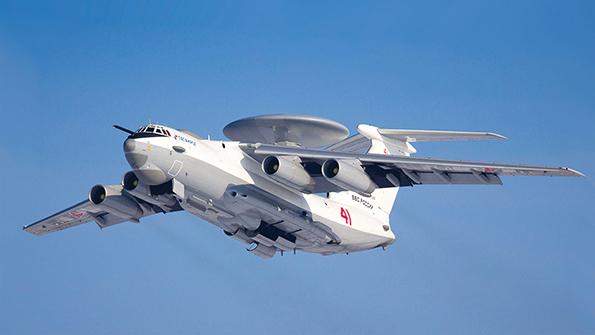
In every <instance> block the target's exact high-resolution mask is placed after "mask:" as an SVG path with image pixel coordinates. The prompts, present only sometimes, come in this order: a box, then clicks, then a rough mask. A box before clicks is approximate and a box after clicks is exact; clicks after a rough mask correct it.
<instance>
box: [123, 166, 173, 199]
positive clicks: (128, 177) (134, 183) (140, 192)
mask: <svg viewBox="0 0 595 335" xmlns="http://www.w3.org/2000/svg"><path fill="white" fill-rule="evenodd" d="M122 187H123V188H124V189H125V190H126V191H127V192H128V193H130V194H132V195H134V196H135V197H137V198H139V199H142V200H144V201H146V202H148V203H150V204H154V205H158V206H162V205H165V206H169V207H171V206H175V205H176V199H175V198H174V197H173V196H172V195H170V194H159V195H152V194H151V186H149V185H147V184H145V183H143V182H142V181H140V180H139V179H138V177H137V176H136V173H135V172H133V171H129V172H126V174H125V175H124V177H122Z"/></svg>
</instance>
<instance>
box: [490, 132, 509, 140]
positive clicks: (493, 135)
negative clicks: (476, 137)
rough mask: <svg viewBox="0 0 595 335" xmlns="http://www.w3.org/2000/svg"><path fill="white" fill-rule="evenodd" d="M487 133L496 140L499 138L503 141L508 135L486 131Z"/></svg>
mask: <svg viewBox="0 0 595 335" xmlns="http://www.w3.org/2000/svg"><path fill="white" fill-rule="evenodd" d="M486 135H488V136H490V137H491V138H492V139H494V140H498V141H503V140H507V139H508V137H506V136H504V135H501V134H498V133H486Z"/></svg>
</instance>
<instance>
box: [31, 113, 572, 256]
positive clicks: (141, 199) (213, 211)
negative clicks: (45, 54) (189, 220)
mask: <svg viewBox="0 0 595 335" xmlns="http://www.w3.org/2000/svg"><path fill="white" fill-rule="evenodd" d="M115 127H116V128H118V129H120V130H123V131H125V132H127V133H128V134H129V136H128V137H127V138H126V140H125V141H124V155H125V157H126V160H127V161H128V163H129V164H130V166H131V168H132V170H131V171H129V172H127V173H126V174H124V177H123V178H122V182H121V184H119V185H95V186H93V187H92V188H91V190H90V192H89V195H88V199H86V200H84V201H82V202H80V203H78V204H76V205H74V206H72V207H70V208H67V209H65V210H63V211H61V212H59V213H56V214H54V215H52V216H49V217H47V218H45V219H43V220H40V221H38V222H35V223H33V224H30V225H28V226H25V227H24V228H23V229H24V230H25V231H27V232H30V233H32V234H35V235H43V234H46V233H51V232H55V231H59V230H63V229H66V228H70V227H74V226H76V225H79V224H81V223H85V222H90V221H94V222H95V223H96V224H97V225H98V226H99V227H100V228H105V227H109V226H112V225H115V224H118V223H122V222H126V221H132V222H139V220H141V219H142V218H143V217H146V216H149V215H153V214H156V213H169V212H175V211H182V210H184V211H187V212H190V213H191V214H194V215H196V216H198V217H199V218H201V219H203V220H205V221H208V222H210V223H212V224H214V225H215V226H217V227H219V228H221V229H222V230H223V232H224V233H225V234H226V235H228V236H230V237H232V238H234V239H237V240H239V241H241V242H244V243H246V244H249V247H248V248H247V250H248V251H249V252H251V253H253V254H255V255H257V256H259V257H262V258H270V257H272V256H274V255H275V254H276V253H277V252H280V253H281V254H282V253H283V252H288V251H290V252H295V251H296V250H297V251H305V252H312V253H319V254H322V255H330V254H336V253H349V252H355V251H362V250H368V249H372V248H378V247H382V248H385V247H387V246H388V245H390V244H391V243H393V242H394V240H395V235H394V233H393V231H392V229H391V226H390V222H389V216H390V212H391V210H392V207H393V203H394V202H395V198H396V196H397V192H398V190H399V188H401V187H407V186H417V185H433V184H443V185H453V184H480V185H501V184H502V182H501V179H500V176H581V175H582V174H581V173H580V172H578V171H576V170H573V169H570V168H564V167H540V166H524V165H510V164H494V163H479V162H466V161H451V160H441V159H428V158H414V157H411V155H412V154H414V153H415V152H416V150H415V148H414V147H413V145H412V144H411V143H413V142H424V141H450V140H500V139H504V138H505V137H503V136H501V135H498V134H494V133H486V132H459V131H435V130H402V129H385V128H377V127H374V126H370V125H365V124H360V125H359V126H358V127H357V130H358V133H357V134H356V135H353V136H351V137H349V130H348V129H347V128H346V127H345V126H343V125H341V124H340V123H337V122H335V121H331V120H328V119H324V118H320V117H315V116H303V115H264V116H256V117H249V118H245V119H241V120H238V121H235V122H232V123H230V124H228V125H227V126H226V127H225V128H224V130H223V132H224V134H225V135H226V136H227V137H228V138H229V139H230V140H231V141H218V140H210V139H204V138H201V137H199V136H197V135H195V134H194V133H192V132H190V131H187V130H179V129H174V128H171V127H167V126H164V125H158V124H149V125H147V126H144V127H142V128H140V129H138V130H137V131H131V130H128V129H126V128H123V127H121V126H115Z"/></svg>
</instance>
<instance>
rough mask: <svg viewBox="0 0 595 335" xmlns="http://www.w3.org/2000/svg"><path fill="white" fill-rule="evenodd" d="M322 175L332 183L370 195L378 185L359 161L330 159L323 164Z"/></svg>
mask: <svg viewBox="0 0 595 335" xmlns="http://www.w3.org/2000/svg"><path fill="white" fill-rule="evenodd" d="M322 175H323V176H324V177H325V178H326V180H328V181H329V182H330V183H333V184H335V185H337V186H339V187H341V188H343V189H346V190H348V191H353V192H357V193H359V194H361V195H365V196H368V197H369V196H370V194H371V193H372V192H374V190H375V189H376V188H377V187H378V186H377V185H376V183H374V181H372V179H370V176H368V174H367V173H366V172H365V171H364V169H363V168H362V167H361V166H360V165H359V162H358V161H346V160H336V159H329V160H327V161H325V162H324V163H323V164H322Z"/></svg>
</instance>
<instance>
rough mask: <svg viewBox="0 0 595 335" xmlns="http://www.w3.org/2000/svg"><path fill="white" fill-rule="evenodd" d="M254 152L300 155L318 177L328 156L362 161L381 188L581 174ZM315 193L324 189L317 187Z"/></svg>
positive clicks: (265, 148)
mask: <svg viewBox="0 0 595 335" xmlns="http://www.w3.org/2000/svg"><path fill="white" fill-rule="evenodd" d="M243 146H244V148H246V149H247V150H252V151H253V154H254V155H258V156H266V155H279V156H298V157H300V158H301V159H302V162H303V164H304V166H305V167H306V170H307V171H308V172H309V173H310V174H311V175H312V177H314V178H315V180H317V177H321V173H320V166H321V164H322V162H323V161H325V160H327V159H339V160H340V159H345V160H359V161H360V162H361V165H362V167H363V168H364V170H365V171H366V173H367V174H368V175H369V176H370V178H371V179H372V180H373V181H374V182H375V183H376V184H377V185H378V187H381V188H382V187H394V186H413V185H419V184H498V185H499V184H502V181H501V180H500V178H499V176H582V174H581V173H580V172H578V171H576V170H573V169H570V168H566V167H542V166H525V165H512V164H497V163H482V162H467V161H453V160H441V159H430V158H414V157H408V156H393V155H379V154H368V153H365V154H361V153H357V152H338V151H330V150H315V149H306V148H299V147H286V146H279V145H269V144H243ZM315 192H325V190H323V189H321V188H320V187H317V189H316V191H315Z"/></svg>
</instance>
